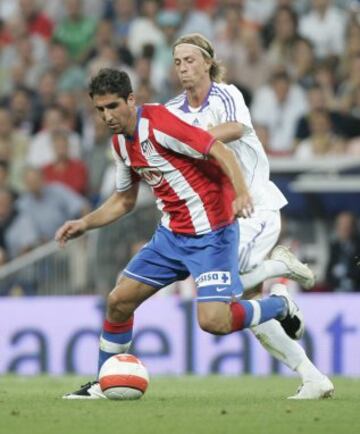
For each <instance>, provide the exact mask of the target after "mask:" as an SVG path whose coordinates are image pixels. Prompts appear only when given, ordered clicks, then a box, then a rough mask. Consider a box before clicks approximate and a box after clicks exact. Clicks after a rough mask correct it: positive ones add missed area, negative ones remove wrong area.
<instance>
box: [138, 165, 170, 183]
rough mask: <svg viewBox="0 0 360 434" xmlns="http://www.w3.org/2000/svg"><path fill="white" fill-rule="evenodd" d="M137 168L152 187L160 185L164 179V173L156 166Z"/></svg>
mask: <svg viewBox="0 0 360 434" xmlns="http://www.w3.org/2000/svg"><path fill="white" fill-rule="evenodd" d="M135 170H136V172H137V173H138V174H139V175H140V176H141V177H142V178H144V179H145V181H146V182H147V183H148V184H149V185H150V186H151V187H159V185H161V183H162V182H163V180H164V175H163V173H162V172H161V170H159V169H158V168H156V167H137V168H135Z"/></svg>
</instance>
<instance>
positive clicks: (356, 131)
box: [295, 83, 360, 145]
mask: <svg viewBox="0 0 360 434" xmlns="http://www.w3.org/2000/svg"><path fill="white" fill-rule="evenodd" d="M307 100H308V104H309V111H308V113H306V114H305V115H304V116H302V117H301V118H300V119H299V121H298V123H297V127H296V135H295V145H297V144H298V143H299V141H301V140H304V139H307V138H308V137H309V136H310V127H309V117H310V115H311V113H313V112H314V111H317V110H326V111H327V112H328V113H329V115H330V120H331V124H332V128H333V131H334V133H335V134H337V135H339V136H342V137H346V138H351V137H355V136H357V135H360V123H359V121H358V120H357V119H356V118H354V117H352V116H349V115H348V114H346V113H344V114H343V113H341V112H339V111H336V110H331V109H330V107H328V105H327V101H326V97H325V92H324V90H323V88H322V87H321V86H319V85H318V84H316V83H315V84H314V85H313V86H311V87H310V88H309V89H308V91H307Z"/></svg>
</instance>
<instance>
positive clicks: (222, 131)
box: [208, 122, 244, 143]
mask: <svg viewBox="0 0 360 434" xmlns="http://www.w3.org/2000/svg"><path fill="white" fill-rule="evenodd" d="M208 132H209V133H210V134H211V135H212V136H213V137H215V139H217V140H220V141H221V142H223V143H228V142H232V141H234V140H238V139H240V137H241V136H242V135H243V134H244V125H243V124H241V123H240V122H225V123H223V124H219V125H216V126H215V127H211V128H209V130H208Z"/></svg>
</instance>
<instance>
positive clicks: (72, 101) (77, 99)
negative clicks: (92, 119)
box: [55, 90, 83, 135]
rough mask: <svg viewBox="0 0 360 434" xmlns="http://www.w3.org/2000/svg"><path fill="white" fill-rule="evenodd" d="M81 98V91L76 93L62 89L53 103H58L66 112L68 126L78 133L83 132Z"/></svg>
mask: <svg viewBox="0 0 360 434" xmlns="http://www.w3.org/2000/svg"><path fill="white" fill-rule="evenodd" d="M81 98H82V94H81V93H80V94H77V93H74V92H70V91H68V90H64V91H59V92H58V93H57V95H56V100H55V105H58V106H59V107H60V108H61V109H63V110H64V112H65V113H66V117H67V126H68V128H69V129H70V130H71V131H74V132H75V133H77V134H79V135H82V132H83V120H82V117H81V110H80V109H81Z"/></svg>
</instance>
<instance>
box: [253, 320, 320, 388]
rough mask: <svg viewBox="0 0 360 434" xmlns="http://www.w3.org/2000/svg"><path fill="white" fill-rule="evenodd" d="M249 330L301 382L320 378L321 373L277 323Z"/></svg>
mask: <svg viewBox="0 0 360 434" xmlns="http://www.w3.org/2000/svg"><path fill="white" fill-rule="evenodd" d="M251 330H252V332H253V333H254V335H255V336H256V338H257V339H258V340H259V341H260V343H261V345H262V346H263V347H264V348H265V349H266V350H267V351H268V352H269V353H270V354H271V355H272V356H273V357H275V358H276V359H278V360H280V361H281V362H283V363H284V364H285V365H286V366H287V367H288V368H290V369H292V370H293V371H296V372H297V373H298V374H299V375H300V377H301V380H302V381H303V382H304V381H310V380H314V379H315V378H317V379H319V378H320V377H322V374H321V372H320V371H318V369H316V367H315V366H314V365H313V364H312V363H311V362H310V360H309V359H308V357H307V356H306V354H305V351H304V349H303V348H302V346H301V345H300V344H298V343H297V342H296V341H294V340H292V339H291V338H289V336H288V335H287V334H286V333H285V331H284V329H283V328H282V327H281V325H280V323H279V322H278V321H276V320H271V321H267V322H264V323H262V324H260V325H258V326H255V327H252V328H251Z"/></svg>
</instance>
